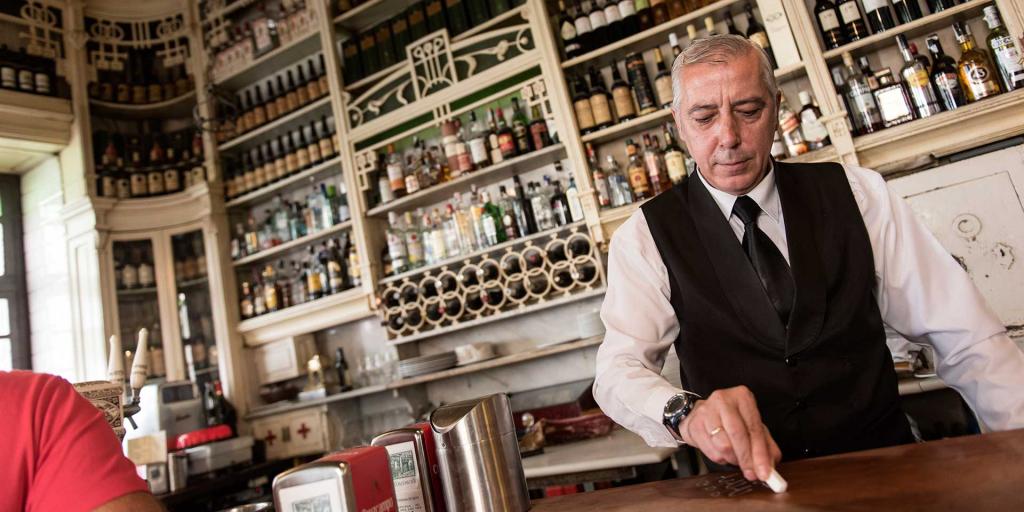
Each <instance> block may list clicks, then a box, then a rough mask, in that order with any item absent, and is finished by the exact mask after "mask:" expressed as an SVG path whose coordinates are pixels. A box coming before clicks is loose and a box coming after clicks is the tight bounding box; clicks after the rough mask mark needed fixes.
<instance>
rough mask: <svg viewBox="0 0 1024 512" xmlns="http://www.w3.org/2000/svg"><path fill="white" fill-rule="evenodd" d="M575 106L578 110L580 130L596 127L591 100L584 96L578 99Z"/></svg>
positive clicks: (577, 119) (577, 116)
mask: <svg viewBox="0 0 1024 512" xmlns="http://www.w3.org/2000/svg"><path fill="white" fill-rule="evenodd" d="M573 106H574V107H575V110H576V122H577V123H579V125H580V130H589V129H591V128H593V127H594V111H593V109H592V107H591V106H590V100H588V99H586V98H584V99H580V100H578V101H576V102H575V103H574V104H573Z"/></svg>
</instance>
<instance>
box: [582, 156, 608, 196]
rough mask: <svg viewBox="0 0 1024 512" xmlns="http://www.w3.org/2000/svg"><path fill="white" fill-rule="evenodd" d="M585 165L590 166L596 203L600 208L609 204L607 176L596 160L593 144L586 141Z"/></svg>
mask: <svg viewBox="0 0 1024 512" xmlns="http://www.w3.org/2000/svg"><path fill="white" fill-rule="evenodd" d="M585 147H586V151H587V166H588V167H590V177H591V179H592V180H593V182H594V190H595V191H597V204H598V206H600V207H601V208H605V207H607V206H609V205H611V195H610V194H609V191H608V178H607V177H606V176H605V175H604V170H602V169H601V165H600V162H598V160H597V151H594V146H593V144H591V143H589V142H587V143H586V145H585Z"/></svg>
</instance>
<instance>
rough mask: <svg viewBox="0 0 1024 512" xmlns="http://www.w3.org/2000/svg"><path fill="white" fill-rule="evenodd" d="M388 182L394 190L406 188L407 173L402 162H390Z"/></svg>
mask: <svg viewBox="0 0 1024 512" xmlns="http://www.w3.org/2000/svg"><path fill="white" fill-rule="evenodd" d="M388 183H390V185H391V191H392V192H397V191H399V190H404V189H405V174H404V173H403V172H402V166H401V164H388Z"/></svg>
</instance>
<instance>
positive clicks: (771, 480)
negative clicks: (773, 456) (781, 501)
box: [764, 468, 789, 494]
mask: <svg viewBox="0 0 1024 512" xmlns="http://www.w3.org/2000/svg"><path fill="white" fill-rule="evenodd" d="M764 483H766V484H768V487H770V488H771V490H772V492H774V493H776V494H781V493H784V492H786V489H787V488H788V487H789V484H788V483H786V479H784V478H782V475H780V474H779V472H778V471H776V470H775V469H774V468H773V469H772V474H771V475H769V476H768V480H765V482H764Z"/></svg>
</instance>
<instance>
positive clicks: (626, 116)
mask: <svg viewBox="0 0 1024 512" xmlns="http://www.w3.org/2000/svg"><path fill="white" fill-rule="evenodd" d="M612 101H613V102H614V103H615V113H616V115H617V116H618V118H619V122H620V123H621V122H624V121H629V120H630V119H633V118H634V117H636V104H635V103H634V101H633V87H632V86H631V85H630V84H629V82H627V81H625V80H623V79H622V75H620V74H619V65H618V63H616V62H612Z"/></svg>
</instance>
